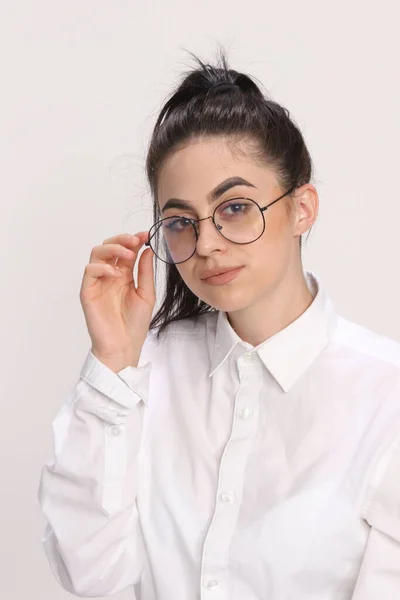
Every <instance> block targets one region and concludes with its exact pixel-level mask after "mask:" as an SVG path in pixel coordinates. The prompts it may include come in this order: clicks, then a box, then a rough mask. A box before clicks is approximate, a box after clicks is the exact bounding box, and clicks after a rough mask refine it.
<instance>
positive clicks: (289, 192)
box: [260, 185, 297, 212]
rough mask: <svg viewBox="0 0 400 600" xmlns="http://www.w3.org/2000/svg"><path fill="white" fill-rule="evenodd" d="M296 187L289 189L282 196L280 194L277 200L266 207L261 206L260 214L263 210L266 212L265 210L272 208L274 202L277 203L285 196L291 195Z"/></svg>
mask: <svg viewBox="0 0 400 600" xmlns="http://www.w3.org/2000/svg"><path fill="white" fill-rule="evenodd" d="M296 187H297V186H296V185H294V186H293V187H292V188H290V190H288V191H287V192H285V193H284V194H282V196H279V198H277V199H276V200H274V201H273V202H270V204H267V206H263V207H260V210H261V211H262V212H264V211H265V210H267V208H269V207H270V206H272V205H273V204H275V202H278V200H281V199H282V198H284V197H285V196H287V195H288V194H291V193H292V192H293V191H294V190H295V189H296Z"/></svg>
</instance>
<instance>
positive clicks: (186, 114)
mask: <svg viewBox="0 0 400 600" xmlns="http://www.w3.org/2000/svg"><path fill="white" fill-rule="evenodd" d="M190 54H191V55H192V56H193V58H194V59H195V61H196V63H197V68H195V69H193V70H191V71H189V72H187V73H186V74H184V76H183V77H182V80H181V82H180V84H179V86H178V88H177V89H176V91H175V92H174V93H173V94H172V95H171V96H170V97H169V99H168V100H167V102H166V103H165V104H164V106H163V108H162V110H161V112H160V114H159V116H158V119H157V122H156V124H155V127H154V130H153V133H152V136H151V138H150V143H149V148H148V153H147V158H146V174H147V178H148V181H149V185H150V190H151V193H152V196H153V201H154V204H153V217H154V222H156V221H157V220H159V219H160V218H161V216H160V210H159V206H158V201H157V182H158V179H157V178H158V174H159V171H160V167H161V166H162V163H163V161H165V159H166V158H167V156H169V155H170V154H171V153H173V152H174V151H176V150H178V148H181V147H183V146H184V145H185V144H187V143H189V142H190V141H191V140H193V139H195V138H196V139H198V138H199V137H203V136H210V135H224V136H228V137H229V138H230V139H232V141H241V140H246V141H248V142H250V143H252V149H254V154H255V156H256V157H257V158H258V159H259V160H260V161H261V162H262V164H264V165H265V164H268V166H269V167H271V168H272V169H274V171H275V173H276V176H277V179H278V181H279V183H280V185H281V187H282V188H283V189H284V190H289V189H290V188H296V187H299V186H301V185H303V184H305V183H309V181H310V179H311V175H312V161H311V157H310V155H309V152H308V150H307V147H306V145H305V142H304V139H303V136H302V134H301V132H300V130H299V128H298V127H297V125H296V124H295V123H294V122H293V121H292V120H291V118H290V113H289V111H288V110H287V109H286V108H284V107H283V106H281V105H279V104H278V103H276V102H274V101H273V100H271V99H269V98H268V97H267V96H266V95H264V94H263V93H262V92H261V90H260V88H259V87H258V86H257V85H256V83H255V82H254V80H253V79H254V78H251V77H250V76H248V75H245V74H243V73H238V72H237V71H234V70H232V69H230V68H229V67H228V63H227V58H226V56H225V53H224V51H223V50H220V55H219V60H217V62H216V64H215V65H214V66H212V65H210V64H205V63H203V62H202V61H201V60H200V59H199V58H198V57H196V56H194V55H193V54H192V53H190ZM222 84H227V85H222ZM300 248H301V238H300ZM214 310H215V309H214V308H213V307H211V306H209V305H208V304H206V303H205V302H203V301H202V300H200V299H199V298H198V297H197V296H196V295H195V294H193V292H192V291H191V290H190V289H189V288H188V287H187V286H186V284H185V282H184V281H183V280H182V278H181V276H180V274H179V272H178V270H177V268H176V266H175V265H171V264H167V265H166V287H165V292H164V298H163V302H162V304H161V306H160V308H159V309H158V311H157V313H156V314H155V315H154V317H153V319H152V321H151V324H150V328H151V329H153V328H156V327H159V330H158V336H160V335H161V333H162V332H163V331H164V330H165V329H166V327H167V325H168V324H169V323H172V322H173V321H179V320H181V319H186V318H189V317H196V316H199V315H201V314H204V313H206V312H211V311H214Z"/></svg>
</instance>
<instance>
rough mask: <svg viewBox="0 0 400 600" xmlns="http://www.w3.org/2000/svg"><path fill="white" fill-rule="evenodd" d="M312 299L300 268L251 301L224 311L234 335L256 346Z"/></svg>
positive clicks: (289, 320)
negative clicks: (257, 298)
mask: <svg viewBox="0 0 400 600" xmlns="http://www.w3.org/2000/svg"><path fill="white" fill-rule="evenodd" d="M312 301H313V296H312V293H311V292H310V290H309V288H308V286H307V281H306V279H305V276H304V273H303V271H301V272H300V273H298V274H297V275H295V276H293V275H291V276H290V277H289V276H288V277H286V278H284V279H283V280H282V281H280V282H279V285H277V286H276V287H275V288H274V289H273V290H271V291H269V292H268V293H267V294H265V295H264V296H263V297H261V298H260V299H259V300H258V301H257V302H256V303H255V304H253V305H252V306H248V307H246V308H244V309H241V310H237V311H234V312H231V313H228V319H229V322H230V324H231V326H232V328H233V329H234V330H235V332H236V333H237V335H238V336H239V337H240V338H241V339H242V340H243V341H245V342H248V343H249V344H251V345H252V346H258V345H259V344H261V343H262V342H264V341H265V340H267V339H268V338H270V337H271V336H273V335H275V334H276V333H278V331H281V330H282V329H284V328H285V327H287V326H288V325H290V323H293V321H295V320H296V319H298V318H299V317H300V315H302V314H303V313H304V312H305V311H306V310H307V308H308V307H309V306H310V304H311V303H312Z"/></svg>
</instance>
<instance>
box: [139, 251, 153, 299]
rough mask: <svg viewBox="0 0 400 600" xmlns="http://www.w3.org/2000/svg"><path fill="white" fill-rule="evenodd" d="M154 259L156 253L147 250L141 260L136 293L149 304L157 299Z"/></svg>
mask: <svg viewBox="0 0 400 600" xmlns="http://www.w3.org/2000/svg"><path fill="white" fill-rule="evenodd" d="M153 259H154V252H153V251H152V250H151V248H146V250H144V251H143V253H142V255H141V257H140V259H139V264H138V273H137V289H136V292H137V293H138V294H139V296H140V297H141V298H143V299H146V300H148V301H149V302H152V301H154V298H155V288H154V264H153Z"/></svg>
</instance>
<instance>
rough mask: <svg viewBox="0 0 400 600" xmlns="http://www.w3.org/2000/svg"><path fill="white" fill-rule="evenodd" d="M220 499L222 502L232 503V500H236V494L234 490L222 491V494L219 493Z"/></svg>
mask: <svg viewBox="0 0 400 600" xmlns="http://www.w3.org/2000/svg"><path fill="white" fill-rule="evenodd" d="M219 499H220V500H221V502H226V503H228V504H232V502H234V501H235V495H234V494H233V493H232V492H222V494H220V495H219Z"/></svg>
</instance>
